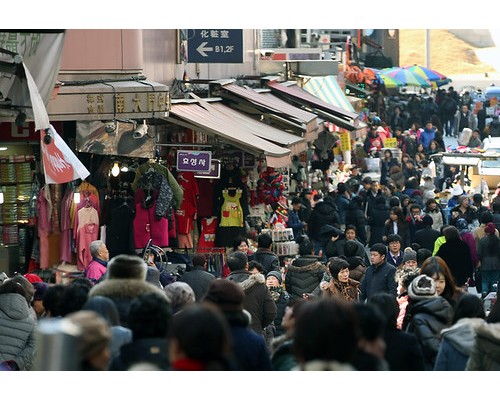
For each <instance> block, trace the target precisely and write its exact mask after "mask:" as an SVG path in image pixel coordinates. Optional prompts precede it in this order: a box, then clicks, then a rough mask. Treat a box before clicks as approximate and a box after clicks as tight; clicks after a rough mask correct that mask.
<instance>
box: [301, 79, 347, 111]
mask: <svg viewBox="0 0 500 400" xmlns="http://www.w3.org/2000/svg"><path fill="white" fill-rule="evenodd" d="M302 88H303V89H304V90H305V91H307V92H309V93H311V94H312V95H314V96H316V97H319V98H320V99H321V100H323V101H324V102H326V103H329V104H333V105H334V106H337V107H339V108H342V109H344V110H346V111H351V112H354V108H353V106H352V105H351V103H350V102H349V100H348V99H347V97H346V95H345V93H344V91H343V90H342V89H341V88H340V86H339V84H338V83H337V79H336V78H335V76H333V75H328V76H315V77H307V78H303V86H302Z"/></svg>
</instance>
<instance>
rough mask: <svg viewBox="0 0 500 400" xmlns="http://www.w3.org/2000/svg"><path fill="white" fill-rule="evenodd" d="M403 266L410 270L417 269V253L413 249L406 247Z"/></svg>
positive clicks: (402, 261)
mask: <svg viewBox="0 0 500 400" xmlns="http://www.w3.org/2000/svg"><path fill="white" fill-rule="evenodd" d="M401 265H403V266H405V267H408V268H417V252H416V251H415V250H413V249H412V248H411V247H406V248H405V249H404V251H403V259H402V260H401Z"/></svg>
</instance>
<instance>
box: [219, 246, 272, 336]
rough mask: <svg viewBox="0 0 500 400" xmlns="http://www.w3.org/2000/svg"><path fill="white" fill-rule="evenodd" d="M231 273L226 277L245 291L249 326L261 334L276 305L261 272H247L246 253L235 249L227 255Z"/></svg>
mask: <svg viewBox="0 0 500 400" xmlns="http://www.w3.org/2000/svg"><path fill="white" fill-rule="evenodd" d="M227 265H228V267H229V269H230V270H231V273H230V274H229V275H228V277H227V278H226V279H228V280H230V281H233V282H235V283H237V284H239V285H240V287H241V288H242V289H243V290H244V292H245V300H244V301H243V306H244V308H245V310H247V311H248V312H249V313H250V315H251V316H252V322H251V324H250V328H252V329H253V330H254V331H255V332H256V333H258V334H260V335H262V334H263V332H264V328H265V327H266V326H268V325H269V324H270V323H271V322H273V321H274V318H276V313H277V307H276V303H275V302H274V300H273V298H272V296H271V292H269V289H268V288H267V286H266V280H265V278H264V275H262V274H251V273H250V272H248V259H247V255H246V254H245V253H243V252H241V251H235V252H233V253H231V254H230V255H229V256H228V257H227Z"/></svg>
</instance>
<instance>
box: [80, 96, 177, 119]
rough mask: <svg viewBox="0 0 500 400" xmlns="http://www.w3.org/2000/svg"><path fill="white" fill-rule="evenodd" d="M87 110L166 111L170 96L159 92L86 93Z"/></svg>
mask: <svg viewBox="0 0 500 400" xmlns="http://www.w3.org/2000/svg"><path fill="white" fill-rule="evenodd" d="M86 102H87V112H88V113H89V114H96V113H97V114H104V113H112V112H116V113H117V114H120V113H130V112H131V113H134V112H137V113H142V112H166V111H168V110H170V96H169V95H168V93H166V92H159V93H135V94H132V93H119V94H116V95H113V94H87V95H86Z"/></svg>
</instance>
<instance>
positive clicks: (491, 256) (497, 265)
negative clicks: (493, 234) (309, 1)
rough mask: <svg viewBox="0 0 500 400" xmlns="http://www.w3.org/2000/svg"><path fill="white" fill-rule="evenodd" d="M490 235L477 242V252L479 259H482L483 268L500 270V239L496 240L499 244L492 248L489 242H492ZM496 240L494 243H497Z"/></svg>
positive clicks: (484, 269)
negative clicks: (499, 241) (499, 240)
mask: <svg viewBox="0 0 500 400" xmlns="http://www.w3.org/2000/svg"><path fill="white" fill-rule="evenodd" d="M490 239H493V238H490V237H488V236H486V237H484V238H482V239H480V240H479V243H478V244H477V254H478V257H479V260H480V261H481V270H483V271H499V270H500V246H498V240H496V241H495V242H496V243H497V245H496V246H495V248H494V249H492V250H490V249H489V248H488V247H489V246H488V244H489V242H490ZM495 242H494V243H495Z"/></svg>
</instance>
